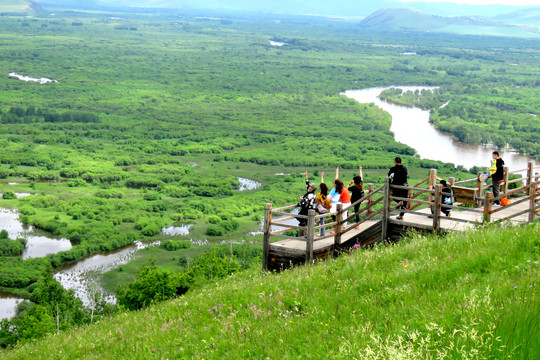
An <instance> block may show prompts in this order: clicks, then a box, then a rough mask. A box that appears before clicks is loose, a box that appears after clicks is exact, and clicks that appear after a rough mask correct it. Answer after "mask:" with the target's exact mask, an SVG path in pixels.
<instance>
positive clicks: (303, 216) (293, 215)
mask: <svg viewBox="0 0 540 360" xmlns="http://www.w3.org/2000/svg"><path fill="white" fill-rule="evenodd" d="M272 214H273V215H281V216H288V218H286V219H280V220H281V221H285V220H290V219H295V218H301V219H307V215H300V214H291V213H288V212H281V211H272Z"/></svg>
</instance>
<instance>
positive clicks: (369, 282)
mask: <svg viewBox="0 0 540 360" xmlns="http://www.w3.org/2000/svg"><path fill="white" fill-rule="evenodd" d="M539 239H540V224H538V223H535V224H530V225H528V226H524V227H505V226H491V227H487V228H480V229H478V230H476V231H471V232H468V233H464V234H450V235H448V236H446V237H433V236H428V237H423V236H419V235H414V234H413V235H411V236H410V237H409V238H408V239H405V240H403V241H401V242H400V243H398V244H396V245H393V246H386V247H383V246H381V247H377V248H375V249H366V250H354V251H352V252H351V253H350V254H345V255H344V256H341V257H340V258H338V259H336V260H329V261H327V262H322V263H319V264H317V265H315V266H306V267H298V268H296V269H293V270H290V271H285V272H283V273H280V274H266V275H261V274H260V273H259V271H257V270H253V271H251V272H244V273H240V274H236V275H233V276H231V277H230V278H227V279H225V280H224V281H221V282H219V283H215V284H212V285H208V286H206V287H204V288H202V289H199V290H197V291H193V292H189V293H187V294H186V295H184V296H182V297H180V298H177V299H175V300H172V301H168V302H164V303H160V304H157V305H155V306H153V307H151V308H148V309H146V310H143V311H139V312H131V313H123V314H120V315H117V316H115V317H114V318H111V319H107V320H103V321H102V322H100V323H98V324H95V325H92V326H85V327H83V328H80V329H77V330H74V331H71V332H67V333H60V334H58V335H53V336H50V337H47V338H45V339H42V340H39V341H35V342H31V343H29V344H25V345H23V346H20V347H19V348H17V349H15V350H10V351H4V352H0V357H2V358H3V359H80V358H83V359H166V358H168V359H238V358H248V359H503V358H510V359H538V358H540V342H538V339H539V338H540V316H539V309H540V298H539V292H538V283H539V278H540V271H539V270H540V265H539V260H540V259H539V257H540V256H539V248H540V246H539V245H540V240H539Z"/></svg>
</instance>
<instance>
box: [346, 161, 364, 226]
mask: <svg viewBox="0 0 540 360" xmlns="http://www.w3.org/2000/svg"><path fill="white" fill-rule="evenodd" d="M358 174H359V175H358V176H355V177H353V180H352V181H351V182H350V183H349V193H350V194H351V203H353V204H354V203H355V202H357V201H358V200H360V199H361V198H362V197H363V196H364V189H363V180H362V179H363V177H364V176H363V174H362V165H359V166H358ZM358 210H360V204H356V205H354V212H355V213H357V212H358ZM355 221H356V222H357V223H359V222H360V215H356V218H355ZM358 228H359V226H358V225H357V226H356V229H358Z"/></svg>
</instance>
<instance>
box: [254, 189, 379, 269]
mask: <svg viewBox="0 0 540 360" xmlns="http://www.w3.org/2000/svg"><path fill="white" fill-rule="evenodd" d="M383 202H384V186H381V187H379V188H377V189H375V188H374V186H373V184H368V186H367V190H366V192H365V195H364V196H363V197H362V198H361V199H359V200H358V201H356V202H354V203H352V204H350V205H349V206H343V204H337V210H336V211H334V212H327V213H324V214H317V213H316V212H315V210H310V211H309V213H308V215H299V214H294V213H291V212H290V211H291V210H293V209H295V208H297V206H296V205H289V206H284V207H280V208H276V209H272V204H266V206H265V214H264V241H263V269H264V268H266V267H265V266H266V265H267V264H266V263H265V262H266V261H267V259H268V252H269V249H270V242H271V238H272V237H277V238H281V239H288V240H296V241H305V242H306V262H310V261H312V260H313V243H314V241H320V240H323V239H328V238H333V239H334V241H333V242H334V245H336V248H337V247H339V245H341V237H342V236H343V234H346V233H347V232H349V231H351V230H352V229H354V228H355V227H356V226H359V225H361V224H362V223H364V222H366V221H368V220H370V219H373V218H375V217H381V215H382V212H383V210H382V206H380V205H381V204H382V203H383ZM358 204H361V206H360V208H359V210H358V212H355V213H353V214H350V215H349V210H350V209H354V206H355V205H358ZM357 215H358V216H360V221H358V222H353V223H351V224H349V221H351V220H352V219H354V218H355V217H356V216H357ZM276 216H282V218H280V219H277V220H274V217H276ZM292 219H306V220H307V224H306V226H298V225H293V224H290V223H289V224H287V223H285V222H287V221H290V220H292ZM328 220H330V221H329V222H327V221H328ZM317 223H319V224H317ZM273 227H274V228H276V227H277V228H279V230H277V229H276V230H272V228H273ZM326 228H330V229H329V230H327V234H325V235H316V233H317V234H318V233H319V232H320V230H321V229H325V230H326ZM293 230H299V232H300V235H299V236H291V235H287V234H285V233H287V232H290V231H293Z"/></svg>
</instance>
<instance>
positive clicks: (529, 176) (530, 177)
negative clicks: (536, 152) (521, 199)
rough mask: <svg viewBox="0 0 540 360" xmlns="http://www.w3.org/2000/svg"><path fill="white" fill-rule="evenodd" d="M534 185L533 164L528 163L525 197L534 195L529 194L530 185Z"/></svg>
mask: <svg viewBox="0 0 540 360" xmlns="http://www.w3.org/2000/svg"><path fill="white" fill-rule="evenodd" d="M532 183H534V179H533V163H532V162H530V161H529V164H528V165H527V195H529V196H530V195H532V194H534V193H531V189H532V187H531V184H532Z"/></svg>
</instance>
